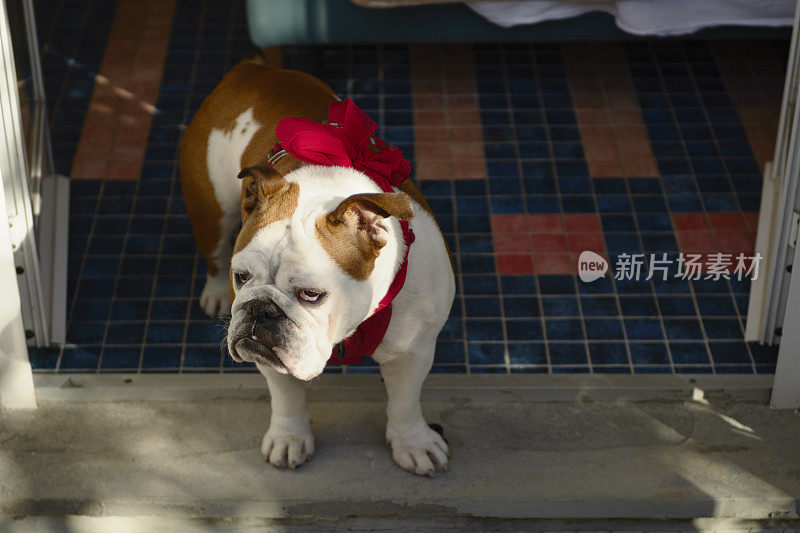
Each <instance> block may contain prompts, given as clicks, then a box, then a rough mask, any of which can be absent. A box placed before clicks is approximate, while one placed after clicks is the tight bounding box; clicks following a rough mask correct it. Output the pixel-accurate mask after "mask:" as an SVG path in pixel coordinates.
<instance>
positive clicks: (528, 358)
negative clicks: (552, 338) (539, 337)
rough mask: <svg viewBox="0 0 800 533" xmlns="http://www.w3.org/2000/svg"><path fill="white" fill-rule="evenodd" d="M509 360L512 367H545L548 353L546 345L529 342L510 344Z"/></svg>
mask: <svg viewBox="0 0 800 533" xmlns="http://www.w3.org/2000/svg"><path fill="white" fill-rule="evenodd" d="M508 358H509V362H510V363H511V364H512V365H516V364H519V365H545V364H547V353H546V349H545V345H544V343H541V342H527V343H517V342H510V343H509V344H508Z"/></svg>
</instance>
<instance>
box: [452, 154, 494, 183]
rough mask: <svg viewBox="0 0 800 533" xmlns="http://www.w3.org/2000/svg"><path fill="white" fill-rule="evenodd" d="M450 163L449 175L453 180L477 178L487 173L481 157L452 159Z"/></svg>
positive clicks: (484, 162) (481, 177)
mask: <svg viewBox="0 0 800 533" xmlns="http://www.w3.org/2000/svg"><path fill="white" fill-rule="evenodd" d="M450 164H451V168H452V171H451V174H450V177H451V178H453V179H454V180H479V179H484V178H485V177H486V175H487V174H486V161H485V160H483V159H464V160H458V159H454V160H453V161H451V163H450Z"/></svg>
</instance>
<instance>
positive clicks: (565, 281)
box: [539, 274, 575, 294]
mask: <svg viewBox="0 0 800 533" xmlns="http://www.w3.org/2000/svg"><path fill="white" fill-rule="evenodd" d="M539 290H540V292H541V293H542V294H575V278H574V277H573V276H565V275H558V274H552V275H540V276H539Z"/></svg>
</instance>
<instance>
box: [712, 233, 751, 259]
mask: <svg viewBox="0 0 800 533" xmlns="http://www.w3.org/2000/svg"><path fill="white" fill-rule="evenodd" d="M714 236H715V237H716V239H717V244H719V250H720V252H723V253H728V254H734V255H737V254H739V253H744V254H745V255H752V253H753V245H754V244H755V243H754V240H753V238H751V237H750V235H748V233H747V232H746V231H744V230H742V231H717V232H715V234H714Z"/></svg>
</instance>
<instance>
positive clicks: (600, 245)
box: [567, 231, 606, 253]
mask: <svg viewBox="0 0 800 533" xmlns="http://www.w3.org/2000/svg"><path fill="white" fill-rule="evenodd" d="M567 240H568V241H569V249H570V251H571V252H582V251H584V250H591V251H593V252H596V253H600V252H602V251H604V250H605V248H606V243H605V239H604V238H603V234H602V233H598V232H593V231H589V232H585V233H569V234H567Z"/></svg>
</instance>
